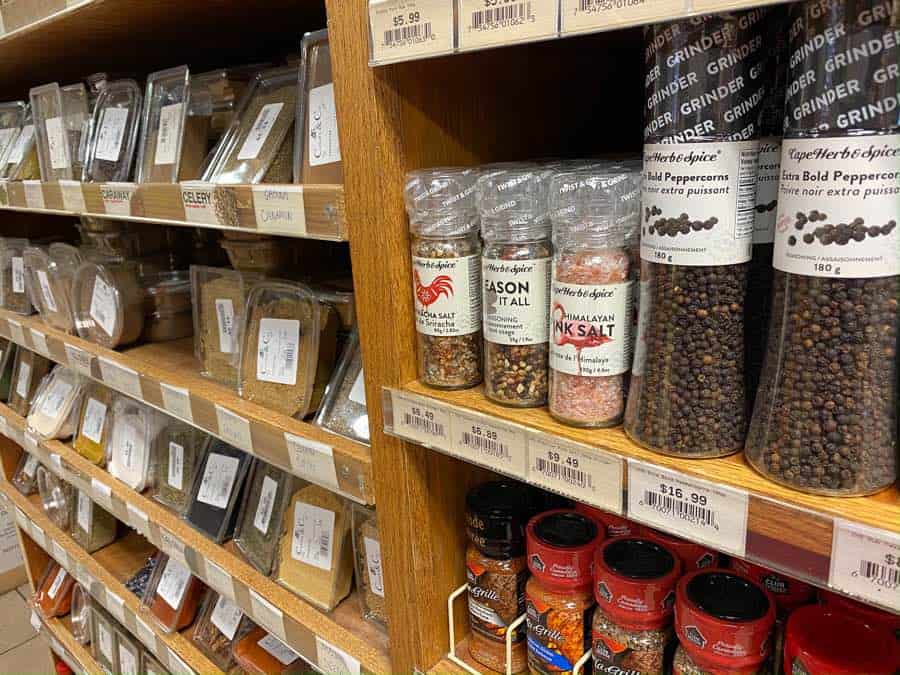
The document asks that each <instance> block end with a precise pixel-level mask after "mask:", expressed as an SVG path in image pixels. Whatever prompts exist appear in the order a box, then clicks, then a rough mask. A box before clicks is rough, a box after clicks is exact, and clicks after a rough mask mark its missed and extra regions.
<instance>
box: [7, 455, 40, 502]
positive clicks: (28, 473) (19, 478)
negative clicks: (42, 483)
mask: <svg viewBox="0 0 900 675" xmlns="http://www.w3.org/2000/svg"><path fill="white" fill-rule="evenodd" d="M40 466H41V462H40V460H39V459H38V458H37V457H36V456H35V455H32V454H31V453H29V452H23V453H22V456H21V457H20V458H19V465H18V466H17V467H16V472H15V473H14V474H13V477H12V478H11V479H10V482H11V483H12V484H13V485H14V486H15V488H16V490H18V491H19V492H21V493H22V494H23V495H25V496H26V497H27V496H28V495H33V494H34V493H35V492H37V471H38V468H39V467H40Z"/></svg>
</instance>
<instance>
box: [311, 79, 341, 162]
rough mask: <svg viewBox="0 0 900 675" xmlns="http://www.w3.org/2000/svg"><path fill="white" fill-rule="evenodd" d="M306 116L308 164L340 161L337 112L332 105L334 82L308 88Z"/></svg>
mask: <svg viewBox="0 0 900 675" xmlns="http://www.w3.org/2000/svg"><path fill="white" fill-rule="evenodd" d="M306 117H307V119H308V120H309V124H308V125H307V138H306V142H307V144H308V154H309V165H310V166H321V165H323V164H334V163H335V162H340V161H341V146H340V142H339V141H338V125H337V113H336V112H335V107H334V83H333V82H330V83H328V84H323V85H321V86H319V87H313V88H312V89H310V90H309V97H308V107H307V110H306Z"/></svg>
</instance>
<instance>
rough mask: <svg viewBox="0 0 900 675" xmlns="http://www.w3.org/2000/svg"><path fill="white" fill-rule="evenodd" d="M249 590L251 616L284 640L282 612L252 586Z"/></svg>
mask: <svg viewBox="0 0 900 675" xmlns="http://www.w3.org/2000/svg"><path fill="white" fill-rule="evenodd" d="M249 591H250V609H251V611H252V612H253V616H252V617H251V618H252V619H253V620H254V621H256V623H258V624H259V625H260V626H262V627H263V628H265V629H266V630H267V631H269V632H270V633H274V634H275V635H277V636H278V637H279V638H281V639H282V640H286V639H287V638H286V637H285V633H284V613H283V612H282V611H281V610H280V609H278V608H277V607H276V606H275V605H273V604H272V603H271V602H269V601H268V600H266V599H265V598H264V597H263V596H261V595H260V594H259V593H257V592H256V591H254V590H253V589H252V588H251V589H249Z"/></svg>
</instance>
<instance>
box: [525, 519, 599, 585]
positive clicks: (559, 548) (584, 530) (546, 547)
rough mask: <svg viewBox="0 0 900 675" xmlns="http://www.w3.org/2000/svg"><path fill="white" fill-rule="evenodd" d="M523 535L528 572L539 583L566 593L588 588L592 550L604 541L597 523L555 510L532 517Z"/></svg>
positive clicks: (592, 559) (592, 561)
mask: <svg viewBox="0 0 900 675" xmlns="http://www.w3.org/2000/svg"><path fill="white" fill-rule="evenodd" d="M525 536H526V544H527V555H528V558H527V560H528V569H529V570H531V573H532V574H533V575H534V576H535V577H536V578H537V579H538V580H539V581H541V583H543V584H545V585H547V586H550V587H555V588H561V589H566V590H575V589H580V588H588V587H590V585H591V576H592V574H591V572H592V569H593V566H594V550H595V549H596V548H597V545H598V544H599V543H600V542H601V541H603V538H604V535H603V532H601V530H600V528H599V527H598V526H597V523H596V522H594V521H593V520H591V519H590V518H588V517H587V516H584V515H582V514H580V513H578V512H577V511H573V510H570V509H556V510H554V511H546V512H544V513H541V514H538V515H536V516H535V517H534V518H532V519H531V520H530V521H529V522H528V527H527V528H526V530H525Z"/></svg>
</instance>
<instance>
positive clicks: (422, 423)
mask: <svg viewBox="0 0 900 675" xmlns="http://www.w3.org/2000/svg"><path fill="white" fill-rule="evenodd" d="M391 402H392V405H391V407H392V408H393V411H394V431H396V432H397V433H398V434H399V435H401V436H403V437H404V438H408V439H410V440H412V441H417V442H419V443H421V444H423V445H428V446H431V447H434V448H439V449H441V450H447V449H449V447H450V413H449V412H448V411H446V410H444V409H442V408H439V407H438V406H434V405H431V404H429V403H425V402H424V401H422V400H420V399H418V398H416V399H414V398H411V397H409V396H406V395H404V394H401V393H399V392H397V391H393V392H391Z"/></svg>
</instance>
